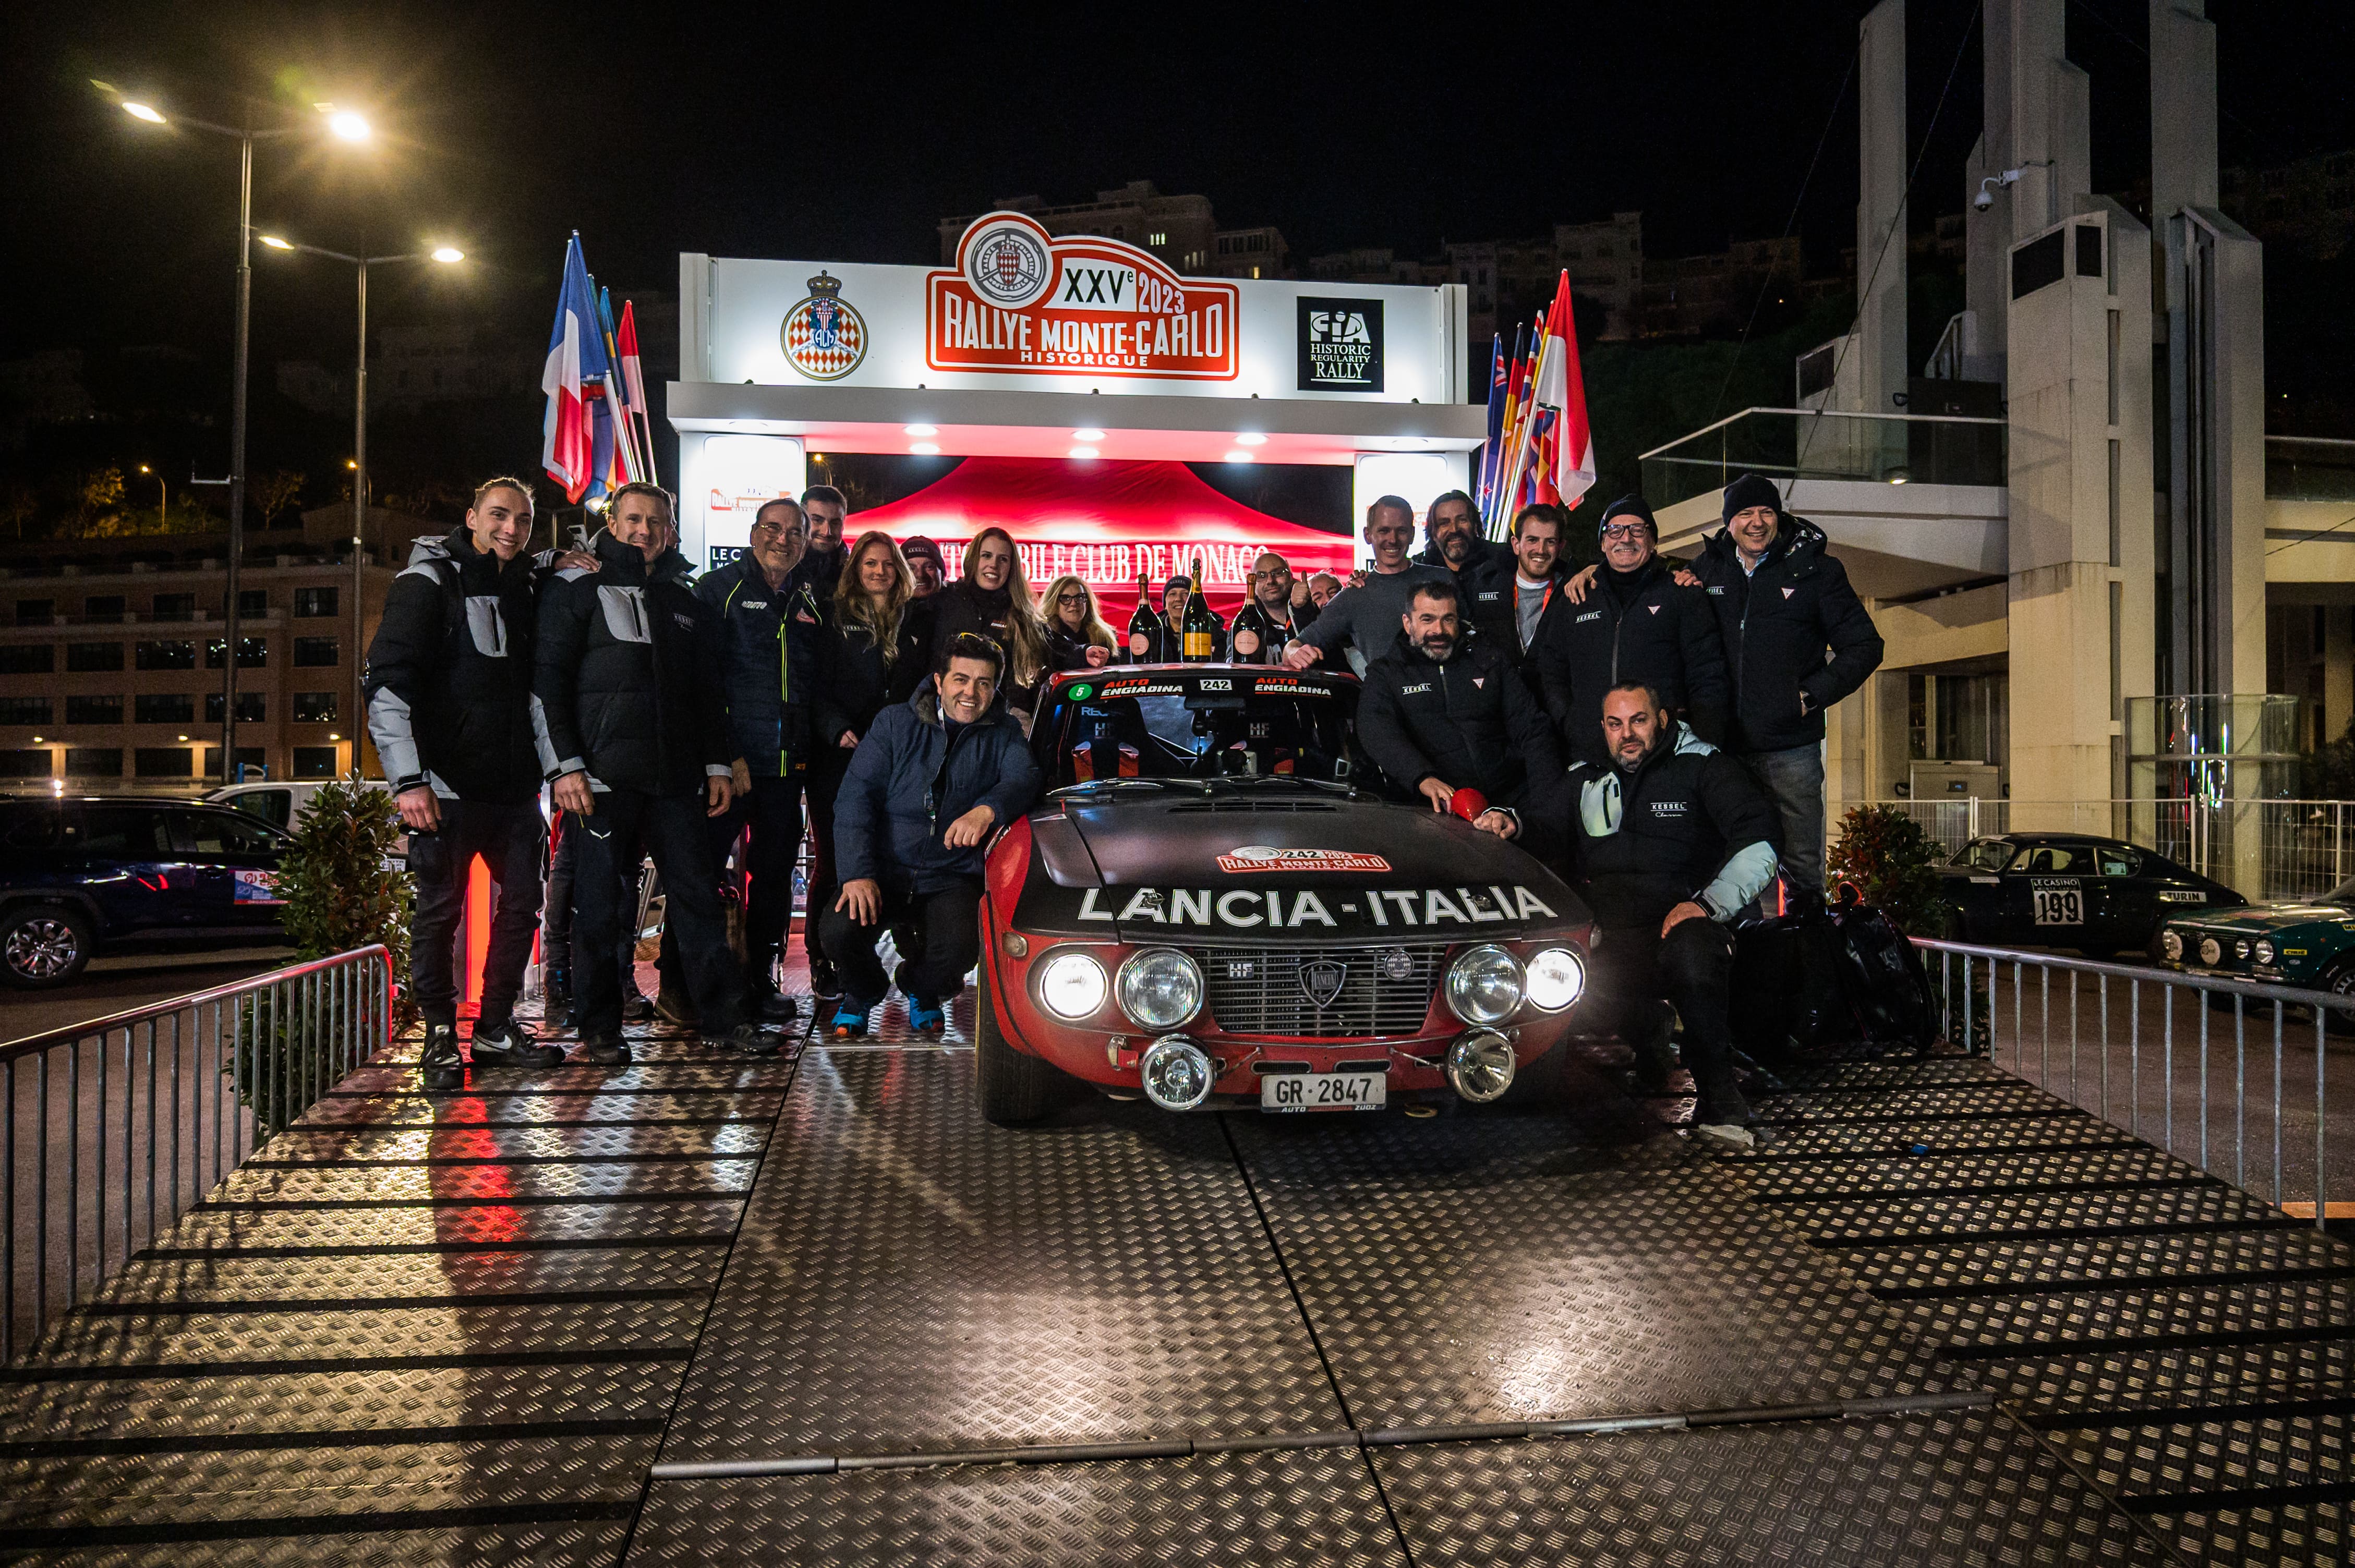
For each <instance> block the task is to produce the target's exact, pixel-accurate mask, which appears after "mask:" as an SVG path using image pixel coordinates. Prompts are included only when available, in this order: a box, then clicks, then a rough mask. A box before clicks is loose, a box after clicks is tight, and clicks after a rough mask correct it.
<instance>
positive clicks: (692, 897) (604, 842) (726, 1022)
mask: <svg viewBox="0 0 2355 1568" xmlns="http://www.w3.org/2000/svg"><path fill="white" fill-rule="evenodd" d="M703 807H704V798H703V794H702V792H701V791H700V790H698V791H697V792H695V793H694V794H687V795H647V794H642V793H640V792H639V791H637V790H635V789H612V790H608V791H606V792H605V793H603V794H602V795H599V796H598V797H597V811H596V814H595V815H594V816H591V817H588V818H585V819H583V820H581V822H580V823H579V824H578V825H579V827H580V829H581V851H580V861H579V863H578V868H577V870H576V872H575V875H576V876H577V878H578V882H577V884H576V887H575V905H574V920H575V927H574V932H573V936H574V941H575V947H574V955H575V957H576V958H577V959H579V960H580V965H581V968H580V972H579V973H578V975H577V976H576V977H575V979H574V981H573V996H574V998H575V1002H574V1008H573V1018H574V1021H575V1022H578V1023H579V1025H580V1027H581V1033H582V1034H584V1035H586V1034H592V1033H594V1034H611V1033H618V1032H619V1031H620V1029H621V1027H622V977H621V959H620V953H621V951H622V948H621V941H622V935H623V929H624V928H625V927H627V926H628V925H629V924H630V921H631V919H632V918H633V917H634V915H635V913H636V910H637V902H636V900H637V875H636V872H637V868H638V863H639V861H640V858H641V857H642V856H645V855H649V854H650V855H652V856H653V857H654V862H655V870H657V871H659V872H661V873H662V879H663V892H664V905H663V908H664V923H665V924H666V926H667V927H669V928H670V929H672V930H675V931H676V932H677V937H678V944H679V953H680V957H681V959H682V961H683V963H684V965H685V968H686V971H687V989H688V991H689V993H690V994H692V995H693V997H694V998H695V1010H696V1016H697V1018H698V1021H699V1022H700V1023H701V1024H702V1026H703V1028H704V1030H705V1031H706V1032H707V1033H725V1032H726V1031H727V1030H730V1029H731V1028H733V1027H735V1025H736V1024H737V1023H738V1022H741V1020H742V1018H743V1016H744V983H743V977H742V976H741V974H739V973H738V972H737V969H736V959H735V958H734V956H733V955H732V954H730V952H729V950H728V926H727V921H726V919H725V918H724V917H723V916H721V914H720V912H719V863H718V861H717V859H716V857H715V856H714V855H713V854H712V852H711V833H710V829H709V819H708V818H707V817H706V816H705V815H704V810H703ZM625 873H626V874H627V875H626V877H625V875H624V874H625ZM625 887H626V889H627V898H628V908H627V910H626V911H625V910H624V909H623V897H624V888H625Z"/></svg>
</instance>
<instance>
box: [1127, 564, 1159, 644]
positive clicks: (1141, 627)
mask: <svg viewBox="0 0 2355 1568" xmlns="http://www.w3.org/2000/svg"><path fill="white" fill-rule="evenodd" d="M1159 641H1161V618H1160V617H1159V616H1157V615H1156V614H1154V613H1153V579H1152V577H1149V576H1147V575H1146V574H1145V573H1143V572H1139V573H1137V574H1136V613H1135V614H1134V615H1132V616H1130V617H1129V618H1128V656H1129V658H1130V660H1131V661H1132V662H1135V663H1139V664H1143V663H1146V662H1148V661H1149V660H1150V659H1151V658H1152V656H1153V650H1154V645H1155V644H1156V643H1157V642H1159Z"/></svg>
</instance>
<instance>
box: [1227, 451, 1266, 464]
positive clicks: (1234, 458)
mask: <svg viewBox="0 0 2355 1568" xmlns="http://www.w3.org/2000/svg"><path fill="white" fill-rule="evenodd" d="M1227 461H1229V462H1256V461H1259V460H1258V459H1257V458H1254V457H1253V456H1252V454H1251V453H1249V452H1247V451H1242V450H1235V451H1231V452H1229V453H1228V454H1227Z"/></svg>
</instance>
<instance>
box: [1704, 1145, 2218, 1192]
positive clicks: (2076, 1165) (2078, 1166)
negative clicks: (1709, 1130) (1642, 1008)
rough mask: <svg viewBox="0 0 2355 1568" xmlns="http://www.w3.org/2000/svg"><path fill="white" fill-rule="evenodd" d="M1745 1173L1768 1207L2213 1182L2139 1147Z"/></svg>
mask: <svg viewBox="0 0 2355 1568" xmlns="http://www.w3.org/2000/svg"><path fill="white" fill-rule="evenodd" d="M1768 1147H1769V1148H1772V1147H1773V1146H1772V1145H1769V1146H1768ZM1742 1174H1743V1176H1744V1178H1745V1179H1746V1180H1747V1181H1749V1183H1750V1190H1751V1192H1753V1193H1754V1194H1755V1195H1756V1196H1757V1197H1758V1198H1759V1199H1760V1200H1761V1201H1762V1202H1770V1203H1771V1202H1781V1201H1785V1200H1791V1199H1800V1198H1814V1199H1826V1198H1833V1199H1836V1198H1842V1197H1850V1196H1863V1195H1867V1194H1872V1193H1885V1194H1889V1195H1892V1196H1902V1195H1904V1194H1907V1193H1919V1192H1923V1191H1925V1190H1931V1191H1936V1192H1942V1193H1954V1194H1956V1195H1967V1194H1969V1193H1970V1192H1972V1191H1973V1190H1979V1191H1984V1190H1987V1189H1990V1188H2001V1187H2028V1188H2043V1189H2051V1188H2057V1187H2076V1188H2088V1187H2094V1186H2099V1185H2102V1184H2105V1183H2107V1184H2112V1185H2133V1184H2137V1183H2154V1182H2162V1181H2172V1182H2183V1183H2190V1182H2195V1181H2197V1182H2205V1181H2212V1180H2213V1179H2212V1178H2211V1177H2207V1176H2203V1175H2202V1174H2201V1173H2200V1171H2197V1170H2195V1169H2193V1168H2192V1167H2191V1166H2189V1165H2186V1164H2185V1163H2183V1161H2181V1160H2177V1159H2174V1158H2172V1157H2171V1156H2169V1155H2168V1154H2166V1153H2164V1152H2162V1151H2161V1150H2156V1149H2152V1148H2149V1147H2148V1146H2147V1145H2144V1144H2135V1143H2126V1144H2115V1145H2112V1146H2110V1147H2107V1148H2104V1149H2091V1150H2079V1149H2073V1150H2049V1151H2037V1150H2026V1151H2019V1150H2003V1151H2000V1152H1994V1153H1987V1154H1946V1155H1940V1154H1923V1155H1908V1156H1905V1157H1903V1158H1895V1157H1892V1158H1889V1159H1883V1160H1771V1161H1770V1160H1754V1161H1747V1162H1744V1164H1743V1166H1742Z"/></svg>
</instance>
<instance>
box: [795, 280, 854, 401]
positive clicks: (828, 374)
mask: <svg viewBox="0 0 2355 1568" xmlns="http://www.w3.org/2000/svg"><path fill="white" fill-rule="evenodd" d="M778 338H779V341H780V343H781V344H782V346H783V349H784V351H785V363H786V364H787V365H790V366H793V367H794V369H795V370H798V371H800V372H801V373H802V374H803V375H804V376H808V377H809V378H810V379H811V380H813V381H839V380H841V379H842V378H843V377H844V376H847V375H849V374H850V373H851V372H852V371H854V370H856V369H858V362H859V361H860V360H863V359H865V358H866V357H867V319H866V318H865V317H864V316H862V315H860V314H859V313H858V307H857V306H855V305H853V304H852V303H851V302H849V301H848V300H846V299H844V298H843V297H842V280H841V279H839V278H835V277H830V276H828V275H827V274H826V273H825V272H823V271H821V272H819V273H818V275H817V276H816V277H815V278H812V279H811V280H810V281H809V298H807V299H805V300H804V301H803V302H801V303H800V304H797V305H795V306H794V308H793V309H792V310H790V311H787V312H786V313H785V324H784V325H783V328H781V329H780V330H779V333H778Z"/></svg>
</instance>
